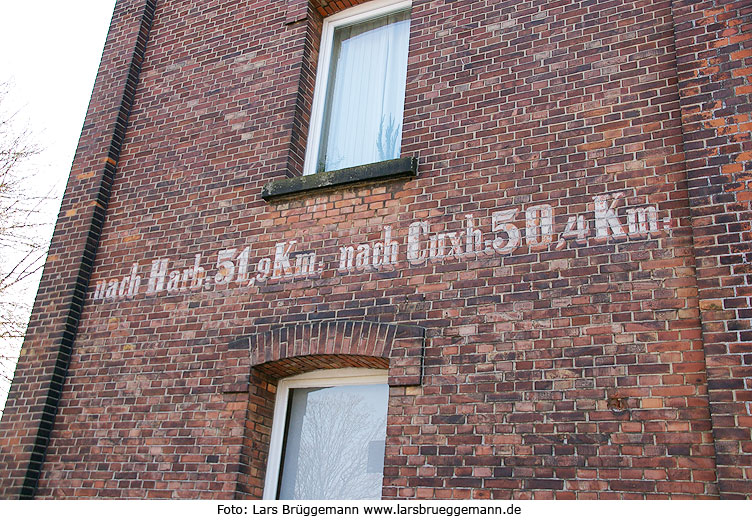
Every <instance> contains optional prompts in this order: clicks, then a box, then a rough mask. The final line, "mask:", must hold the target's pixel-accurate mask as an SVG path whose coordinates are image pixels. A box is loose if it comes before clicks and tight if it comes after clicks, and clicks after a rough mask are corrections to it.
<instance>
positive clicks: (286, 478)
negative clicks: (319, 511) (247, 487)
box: [279, 384, 389, 500]
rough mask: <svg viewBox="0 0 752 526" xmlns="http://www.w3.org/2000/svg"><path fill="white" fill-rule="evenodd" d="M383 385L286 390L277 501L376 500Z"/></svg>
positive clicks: (384, 400) (381, 449)
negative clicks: (283, 439)
mask: <svg viewBox="0 0 752 526" xmlns="http://www.w3.org/2000/svg"><path fill="white" fill-rule="evenodd" d="M388 396H389V388H388V387H387V386H386V385H383V384H380V385H346V386H335V387H314V388H305V389H291V390H290V405H289V411H288V413H289V414H288V419H287V430H286V433H285V445H284V450H283V452H282V466H281V469H280V471H281V473H282V475H281V477H280V482H279V498H280V499H296V500H324V499H330V500H331V499H339V500H354V499H372V500H378V499H381V484H382V478H383V470H384V443H385V440H386V412H387V400H388Z"/></svg>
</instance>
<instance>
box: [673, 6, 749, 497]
mask: <svg viewBox="0 0 752 526" xmlns="http://www.w3.org/2000/svg"><path fill="white" fill-rule="evenodd" d="M674 18H675V21H676V46H677V59H678V69H679V88H680V93H681V97H682V98H681V100H682V123H683V127H684V144H685V151H686V156H687V178H688V181H689V187H690V194H689V195H690V203H691V206H692V219H693V233H694V239H695V245H696V246H697V248H696V254H697V276H698V285H699V289H700V309H701V311H702V321H703V325H702V327H703V339H704V341H705V355H706V361H707V367H708V388H709V390H710V401H711V409H712V414H713V433H714V435H715V439H716V450H717V463H718V485H719V489H720V491H721V494H722V495H724V496H728V497H733V498H742V497H749V495H750V494H752V327H751V326H750V319H752V303H750V301H752V300H751V298H752V278H751V277H750V276H752V206H750V201H751V198H752V192H750V188H752V186H750V184H751V183H750V181H751V180H752V134H751V132H752V98H751V95H752V85H751V83H750V80H752V4H750V2H748V1H700V2H686V1H677V2H674Z"/></svg>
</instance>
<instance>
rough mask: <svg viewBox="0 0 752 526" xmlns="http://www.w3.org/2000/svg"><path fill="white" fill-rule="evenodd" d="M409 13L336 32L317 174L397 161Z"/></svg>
mask: <svg viewBox="0 0 752 526" xmlns="http://www.w3.org/2000/svg"><path fill="white" fill-rule="evenodd" d="M409 34H410V12H409V11H402V12H399V13H392V14H390V15H387V16H384V17H381V18H377V19H374V20H369V21H367V22H363V23H359V24H354V25H351V26H344V27H340V28H337V29H336V30H335V32H334V41H333V45H332V58H331V65H330V70H329V84H328V89H327V97H326V103H325V107H324V122H323V127H322V131H321V142H320V147H319V155H318V163H317V166H316V171H328V170H337V169H340V168H347V167H351V166H358V165H361V164H367V163H372V162H376V161H384V160H388V159H395V158H397V157H399V153H400V142H401V139H402V114H403V110H404V101H405V77H406V75H407V50H408V39H409Z"/></svg>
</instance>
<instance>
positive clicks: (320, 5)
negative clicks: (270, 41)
mask: <svg viewBox="0 0 752 526" xmlns="http://www.w3.org/2000/svg"><path fill="white" fill-rule="evenodd" d="M367 1H368V0H287V18H288V22H289V19H290V18H297V19H299V18H300V16H301V15H303V14H304V13H305V12H306V11H307V10H308V6H309V5H310V6H311V7H312V8H313V9H315V10H316V11H318V13H319V14H320V15H321V16H322V17H326V16H330V15H334V14H337V13H339V12H340V11H342V10H344V9H347V8H350V7H355V6H356V5H360V4H363V3H365V2H367Z"/></svg>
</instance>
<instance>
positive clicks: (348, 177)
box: [261, 157, 418, 201]
mask: <svg viewBox="0 0 752 526" xmlns="http://www.w3.org/2000/svg"><path fill="white" fill-rule="evenodd" d="M417 173H418V159H417V158H415V157H404V158H402V159H393V160H391V161H381V162H378V163H371V164H364V165H362V166H353V167H352V168H343V169H342V170H333V171H331V172H319V173H315V174H311V175H304V176H301V177H294V178H292V179H280V180H277V181H272V182H271V183H267V184H266V185H264V189H263V190H262V191H261V197H262V198H263V199H264V200H265V201H270V200H273V199H278V198H281V197H291V196H295V195H297V194H303V193H308V192H317V191H325V190H328V189H330V188H335V187H339V186H344V185H352V184H359V183H370V182H375V181H385V180H392V179H413V178H414V177H415V176H416V175H417Z"/></svg>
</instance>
